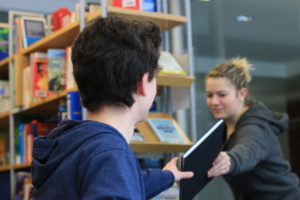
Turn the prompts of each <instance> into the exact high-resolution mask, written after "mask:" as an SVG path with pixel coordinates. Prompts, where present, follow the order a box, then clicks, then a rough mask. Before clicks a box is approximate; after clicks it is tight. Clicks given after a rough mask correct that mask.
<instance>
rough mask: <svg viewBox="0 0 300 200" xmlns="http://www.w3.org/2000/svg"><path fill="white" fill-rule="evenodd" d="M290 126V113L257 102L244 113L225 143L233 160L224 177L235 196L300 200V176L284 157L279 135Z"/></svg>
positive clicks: (274, 199) (262, 199) (237, 197)
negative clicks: (299, 177)
mask: <svg viewBox="0 0 300 200" xmlns="http://www.w3.org/2000/svg"><path fill="white" fill-rule="evenodd" d="M287 128H288V116H287V115H286V114H282V113H276V112H272V111H270V110H268V109H267V108H266V107H265V106H264V105H263V104H262V103H255V104H253V105H251V106H250V108H249V109H248V110H247V111H246V112H245V113H244V114H243V115H242V116H241V118H240V119H239V121H238V122H237V124H236V127H235V131H234V133H233V134H232V135H231V137H230V138H229V139H228V140H227V141H226V142H225V143H224V146H223V151H227V153H228V155H229V156H230V160H231V167H230V171H229V174H228V175H226V176H225V179H226V180H227V182H228V183H229V185H230V186H231V188H232V189H233V192H234V195H235V198H236V199H238V200H240V199H246V200H249V199H250V200H300V187H299V179H298V177H297V176H296V175H295V174H293V173H291V172H290V166H289V164H288V163H287V162H286V161H285V160H284V158H283V155H282V151H281V147H280V143H279V140H278V135H279V134H280V133H282V132H283V131H284V130H286V129H287Z"/></svg>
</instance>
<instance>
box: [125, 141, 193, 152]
mask: <svg viewBox="0 0 300 200" xmlns="http://www.w3.org/2000/svg"><path fill="white" fill-rule="evenodd" d="M191 146H192V143H188V144H183V143H165V142H130V147H131V149H132V151H133V152H135V153H149V152H160V153H180V152H185V151H187V150H188V149H189V148H190V147H191Z"/></svg>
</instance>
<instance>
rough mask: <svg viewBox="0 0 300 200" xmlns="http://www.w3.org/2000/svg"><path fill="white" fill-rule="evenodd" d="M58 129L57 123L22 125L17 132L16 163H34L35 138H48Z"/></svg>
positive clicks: (33, 121)
mask: <svg viewBox="0 0 300 200" xmlns="http://www.w3.org/2000/svg"><path fill="white" fill-rule="evenodd" d="M55 127H57V123H51V122H41V121H38V120H32V121H31V122H28V123H20V124H19V126H18V128H17V130H16V138H15V140H16V143H15V144H16V152H15V153H16V163H17V164H18V163H28V162H31V161H32V146H33V138H34V137H37V136H38V137H41V136H47V135H48V134H49V132H50V131H51V130H52V129H53V128H55Z"/></svg>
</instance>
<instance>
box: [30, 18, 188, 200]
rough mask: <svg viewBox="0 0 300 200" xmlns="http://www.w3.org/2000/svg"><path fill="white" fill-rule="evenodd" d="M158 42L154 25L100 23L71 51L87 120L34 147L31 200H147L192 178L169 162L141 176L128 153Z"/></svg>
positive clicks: (146, 99)
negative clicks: (160, 168) (184, 179)
mask: <svg viewBox="0 0 300 200" xmlns="http://www.w3.org/2000/svg"><path fill="white" fill-rule="evenodd" d="M160 43H161V36H160V30H159V27H158V26H157V25H156V24H154V23H153V22H151V21H139V20H129V19H124V18H120V17H116V16H114V17H106V18H97V19H96V20H95V21H94V22H93V23H92V24H90V25H88V26H87V27H86V28H85V29H84V30H83V31H82V32H81V33H80V34H79V35H78V37H77V39H76V40H75V42H74V44H73V47H72V62H73V65H74V77H75V80H76V83H77V85H78V89H79V92H80V95H81V98H82V104H83V106H84V107H85V108H86V109H87V120H85V121H74V120H67V121H64V122H63V123H61V124H60V125H59V127H58V128H56V129H54V130H53V131H51V133H50V134H49V136H48V137H46V138H37V139H35V140H34V149H33V156H34V158H35V159H34V160H33V162H32V173H33V185H34V186H35V188H36V189H35V190H34V192H33V199H43V200H44V199H63V200H65V199H72V200H76V199H88V200H93V199H128V200H129V199H132V200H139V199H140V200H144V199H149V198H152V197H154V196H156V195H157V194H159V193H160V192H162V191H164V190H166V189H167V188H169V187H170V186H172V185H173V183H174V182H175V181H179V180H181V179H183V178H190V177H192V176H193V173H192V172H180V171H178V169H177V167H176V162H177V159H178V158H173V159H172V160H171V161H170V162H169V163H167V165H166V166H165V167H164V168H163V170H159V169H148V170H145V171H142V170H141V169H140V166H139V163H138V161H137V159H136V157H135V155H134V153H133V152H132V150H131V149H130V147H129V145H128V144H129V142H130V139H131V137H132V134H133V131H134V126H135V124H136V123H137V122H140V121H143V120H145V118H146V117H147V114H148V111H149V108H150V106H151V104H152V102H153V99H154V97H155V95H156V73H157V71H158V58H159V47H160Z"/></svg>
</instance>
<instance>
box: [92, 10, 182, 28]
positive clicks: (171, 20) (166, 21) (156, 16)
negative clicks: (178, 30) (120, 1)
mask: <svg viewBox="0 0 300 200" xmlns="http://www.w3.org/2000/svg"><path fill="white" fill-rule="evenodd" d="M107 12H108V15H110V16H111V15H116V16H123V17H133V18H137V17H138V18H146V19H150V20H152V21H154V22H155V23H157V24H158V25H159V27H160V28H161V30H162V31H165V30H169V29H171V28H173V27H175V26H178V25H180V24H183V23H185V22H187V17H185V16H178V15H171V14H164V13H157V12H145V11H140V10H133V9H125V8H119V7H113V6H107ZM100 15H101V10H99V11H96V12H94V13H91V14H89V15H88V16H87V17H86V21H91V20H93V19H95V18H96V17H98V16H100Z"/></svg>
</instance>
